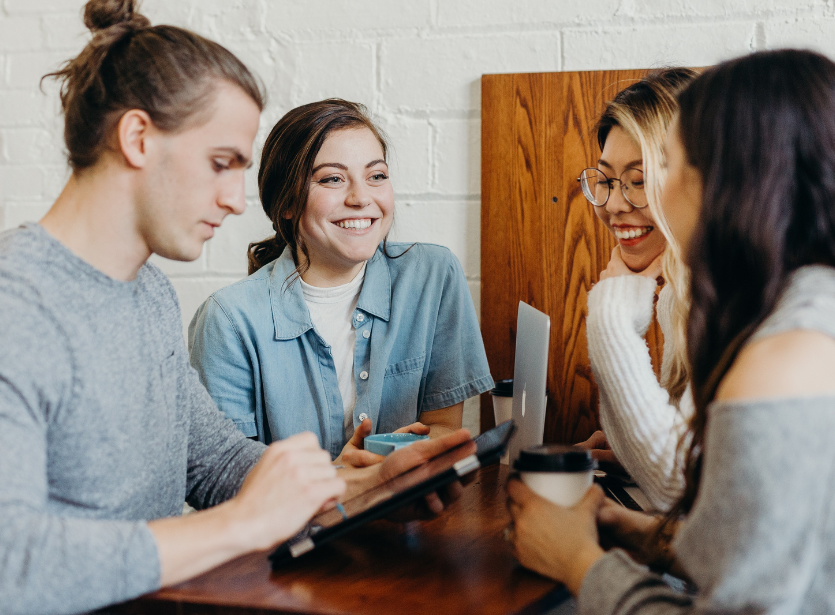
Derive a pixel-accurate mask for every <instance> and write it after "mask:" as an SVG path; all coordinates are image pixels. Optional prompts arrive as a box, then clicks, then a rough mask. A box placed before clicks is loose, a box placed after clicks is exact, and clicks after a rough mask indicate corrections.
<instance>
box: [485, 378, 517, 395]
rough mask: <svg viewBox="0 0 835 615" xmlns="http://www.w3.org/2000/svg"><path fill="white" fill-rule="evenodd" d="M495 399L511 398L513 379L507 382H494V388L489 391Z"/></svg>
mask: <svg viewBox="0 0 835 615" xmlns="http://www.w3.org/2000/svg"><path fill="white" fill-rule="evenodd" d="M490 394H491V395H495V396H496V397H513V378H511V379H509V380H496V387H495V388H494V389H493V390H492V391H490Z"/></svg>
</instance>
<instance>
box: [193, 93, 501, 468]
mask: <svg viewBox="0 0 835 615" xmlns="http://www.w3.org/2000/svg"><path fill="white" fill-rule="evenodd" d="M387 154H388V146H387V143H386V141H385V139H384V138H383V136H382V133H381V131H380V130H379V128H378V127H377V126H376V125H375V124H374V122H373V121H372V120H371V119H370V118H369V116H368V114H367V112H366V110H365V108H364V107H363V106H362V105H360V104H357V103H352V102H348V101H345V100H340V99H329V100H323V101H319V102H314V103H310V104H307V105H303V106H301V107H298V108H296V109H293V110H291V111H290V112H288V113H287V114H286V115H285V116H284V117H282V118H281V119H280V120H279V121H278V123H277V124H276V125H275V127H274V128H273V130H272V131H271V133H270V135H269V137H268V138H267V141H266V143H265V144H264V150H263V154H262V157H261V168H260V170H259V172H258V186H259V190H260V197H261V204H262V205H263V207H264V212H265V213H266V214H267V216H268V217H269V218H270V220H271V221H272V224H273V229H274V230H275V235H274V236H272V237H268V238H267V239H265V240H264V241H261V242H258V243H255V244H252V245H251V246H250V249H249V264H250V267H249V268H250V274H251V275H250V276H249V277H248V278H246V279H244V280H242V281H240V282H238V283H236V284H233V285H231V286H228V287H226V288H224V289H221V290H220V291H218V292H216V293H214V294H213V295H212V296H211V297H209V299H207V300H206V302H205V303H204V304H203V305H202V306H201V307H200V309H199V310H198V311H197V313H196V314H195V316H194V319H193V320H192V323H191V326H190V327H189V342H190V347H191V359H192V363H193V365H194V366H195V367H196V369H197V370H198V371H199V372H200V375H201V378H202V379H203V382H204V383H205V385H206V388H207V389H208V390H209V393H210V394H211V395H212V397H213V398H214V400H215V401H216V402H217V404H218V406H219V407H220V409H221V410H223V411H224V412H225V413H226V415H227V416H229V417H230V418H231V419H232V420H233V421H235V423H236V425H238V427H239V428H240V429H241V431H243V433H244V434H246V435H247V436H249V437H257V438H258V439H259V440H260V441H262V442H265V443H270V442H272V441H275V440H280V439H283V438H287V437H289V436H292V435H293V434H296V433H299V432H302V431H312V432H313V433H315V434H316V435H317V436H318V438H319V441H320V443H321V445H322V447H323V448H325V449H326V450H328V451H330V453H331V455H332V456H333V457H334V458H337V457H338V456H339V455H340V454H341V453H342V452H343V449H344V452H345V454H344V455H342V457H341V458H340V462H344V463H347V464H350V465H366V464H370V463H375V462H377V461H379V460H380V459H381V457H379V456H378V455H373V454H372V453H370V452H369V451H364V450H361V449H362V442H363V437H364V436H366V435H368V434H370V433H386V432H394V431H399V430H407V431H412V432H416V433H420V434H429V435H430V436H436V435H440V434H443V433H446V432H449V431H452V430H454V429H457V428H460V427H461V422H462V414H463V406H464V401H465V400H466V399H469V398H470V397H473V396H475V395H478V394H479V393H483V392H484V391H486V390H489V389H490V388H492V386H493V380H492V378H491V377H490V370H489V367H488V365H487V357H486V355H485V352H484V345H483V343H482V341H481V333H480V331H479V327H478V321H477V319H476V314H475V309H474V306H473V301H472V299H471V297H470V291H469V288H468V286H467V281H466V279H465V277H464V272H463V271H462V269H461V265H460V263H459V262H458V259H457V258H455V256H454V255H453V254H452V253H451V252H450V251H449V250H448V249H447V248H444V247H441V246H436V245H431V244H402V243H392V242H390V241H388V239H387V238H388V233H389V230H390V229H391V225H392V221H393V219H394V189H393V187H392V182H391V180H390V178H389V166H388V157H387ZM418 421H419V423H418V424H415V423H416V422H418Z"/></svg>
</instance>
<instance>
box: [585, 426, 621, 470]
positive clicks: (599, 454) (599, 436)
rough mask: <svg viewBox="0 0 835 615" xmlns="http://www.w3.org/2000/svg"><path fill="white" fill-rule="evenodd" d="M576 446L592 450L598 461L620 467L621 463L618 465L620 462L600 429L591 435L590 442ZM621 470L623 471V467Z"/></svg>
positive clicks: (586, 441)
mask: <svg viewBox="0 0 835 615" xmlns="http://www.w3.org/2000/svg"><path fill="white" fill-rule="evenodd" d="M574 446H579V447H580V448H585V449H588V450H590V451H591V456H592V457H594V458H595V459H597V460H598V461H602V462H605V463H611V464H615V465H617V466H620V463H618V460H617V459H616V458H615V453H614V451H613V450H612V449H611V448H609V442H607V441H606V435H605V434H604V433H603V432H602V431H600V430H599V429H598V430H597V431H595V432H594V433H593V434H591V437H589V439H588V440H585V441H583V442H578V443H577V444H575V445H574ZM621 470H623V468H622V467H621Z"/></svg>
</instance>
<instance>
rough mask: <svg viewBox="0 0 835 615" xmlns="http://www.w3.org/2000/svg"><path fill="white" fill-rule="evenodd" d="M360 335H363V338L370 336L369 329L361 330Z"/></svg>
mask: <svg viewBox="0 0 835 615" xmlns="http://www.w3.org/2000/svg"><path fill="white" fill-rule="evenodd" d="M362 336H363V337H364V338H365V339H368V338H369V337H371V331H369V330H368V329H366V330H365V331H363V332H362Z"/></svg>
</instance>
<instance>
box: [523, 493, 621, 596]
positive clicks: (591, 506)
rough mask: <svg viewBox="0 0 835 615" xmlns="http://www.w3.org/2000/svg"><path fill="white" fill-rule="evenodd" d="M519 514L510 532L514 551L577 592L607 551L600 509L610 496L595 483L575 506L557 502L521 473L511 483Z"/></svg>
mask: <svg viewBox="0 0 835 615" xmlns="http://www.w3.org/2000/svg"><path fill="white" fill-rule="evenodd" d="M507 494H508V508H509V509H510V516H511V517H512V519H513V523H512V525H511V529H510V532H509V538H510V540H511V541H512V542H513V547H514V555H515V556H516V559H518V560H519V563H521V564H522V565H523V566H525V567H526V568H530V569H531V570H535V571H536V572H538V573H539V574H542V575H545V576H547V577H550V578H552V579H554V580H556V581H560V582H562V583H564V584H565V585H566V587H568V589H569V591H570V592H571V593H573V594H574V595H575V596H576V595H577V593H578V592H579V591H580V586H581V584H582V582H583V578H584V577H585V576H586V572H587V571H588V569H589V568H590V567H591V565H592V564H594V562H596V561H597V560H598V559H599V558H600V557H602V556H603V549H601V548H600V545H599V544H598V542H597V513H598V510H599V509H600V507H601V506H602V504H603V500H605V496H604V495H603V491H602V490H601V489H600V487H598V486H597V485H592V486H591V488H590V489H589V490H588V492H587V493H586V495H585V496H584V497H583V499H582V500H580V501H579V502H578V503H577V504H576V505H574V506H572V507H571V508H565V507H563V506H557V505H556V504H552V503H551V502H549V501H548V500H546V499H545V498H542V497H540V496H539V495H537V494H536V493H534V492H533V491H532V490H531V489H530V488H529V487H528V486H527V485H525V484H524V483H523V482H522V481H520V480H518V479H511V480H510V481H508V483H507Z"/></svg>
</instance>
